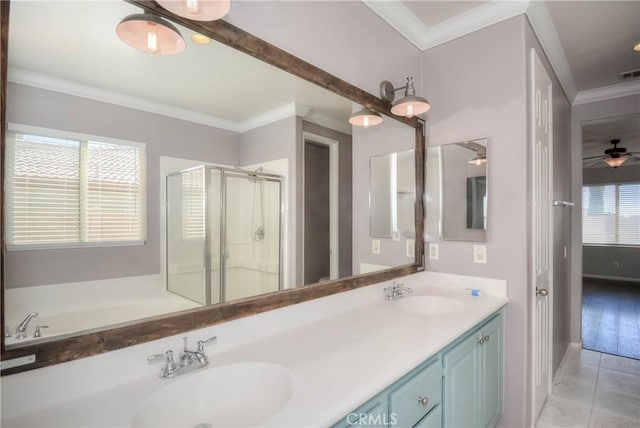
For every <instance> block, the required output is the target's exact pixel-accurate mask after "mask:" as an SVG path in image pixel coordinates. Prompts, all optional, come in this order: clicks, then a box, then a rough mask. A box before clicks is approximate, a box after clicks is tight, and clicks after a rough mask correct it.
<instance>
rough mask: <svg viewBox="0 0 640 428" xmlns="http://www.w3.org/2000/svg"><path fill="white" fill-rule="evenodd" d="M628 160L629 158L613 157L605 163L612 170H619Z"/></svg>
mask: <svg viewBox="0 0 640 428" xmlns="http://www.w3.org/2000/svg"><path fill="white" fill-rule="evenodd" d="M626 160H627V156H612V157H610V158H606V159H605V160H604V161H605V162H606V163H607V165H609V166H610V167H612V168H617V167H619V166H620V165H622V164H623V163H625V162H626Z"/></svg>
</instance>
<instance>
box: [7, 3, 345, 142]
mask: <svg viewBox="0 0 640 428" xmlns="http://www.w3.org/2000/svg"><path fill="white" fill-rule="evenodd" d="M140 12H141V10H140V9H139V8H136V7H134V6H132V5H130V4H127V3H125V2H104V1H90V2H13V3H12V5H11V25H10V35H9V43H10V44H9V80H10V81H15V82H20V83H26V84H30V85H34V86H39V87H43V88H46V89H53V90H61V91H64V92H67V93H72V94H75V95H80V96H87V97H89V98H98V99H101V100H103V101H108V102H113V103H116V104H121V105H127V106H130V107H134V108H140V109H143V110H148V111H152V112H155V113H161V114H168V115H170V116H175V117H180V118H183V119H187V120H193V121H196V122H200V123H205V124H209V125H213V126H218V127H221V128H225V129H230V130H234V131H246V130H248V129H251V128H252V127H255V126H259V125H262V124H265V123H269V122H271V121H273V120H277V119H280V118H282V117H286V116H290V115H291V114H293V113H294V112H297V113H298V114H300V115H302V116H304V115H305V114H306V115H307V116H306V117H307V119H309V120H311V121H314V122H316V123H320V124H324V125H328V126H330V127H332V128H334V129H338V130H342V131H343V132H350V129H351V128H350V125H349V124H348V122H347V119H348V117H349V115H350V114H351V111H352V104H351V101H349V100H346V99H344V98H342V97H339V96H337V95H335V94H333V93H331V92H329V91H327V90H325V89H322V88H320V87H318V86H316V85H313V84H311V83H308V82H306V81H303V80H301V79H299V78H296V77H294V76H292V75H290V74H288V73H286V72H283V71H281V70H279V69H276V68H275V67H272V66H270V65H268V64H266V63H263V62H261V61H259V60H256V59H255V58H252V57H250V56H248V55H245V54H243V53H240V52H238V51H236V50H234V49H232V48H229V47H227V46H225V45H223V44H220V43H217V42H212V43H211V44H209V45H205V46H201V45H197V44H195V43H193V42H191V40H190V36H191V34H193V32H192V31H190V30H188V29H186V28H183V27H179V30H180V32H181V33H182V35H183V37H184V38H185V40H186V41H187V49H186V50H185V51H184V52H183V53H181V54H180V55H175V56H157V55H149V54H145V53H142V52H139V51H137V50H135V49H133V48H131V47H129V46H127V45H126V44H124V43H123V42H122V41H121V40H120V39H119V38H118V37H117V35H116V32H115V28H116V25H117V24H118V22H119V21H120V20H121V19H122V18H124V17H125V16H127V15H130V14H132V13H140ZM78 17H82V19H78ZM309 109H311V110H309Z"/></svg>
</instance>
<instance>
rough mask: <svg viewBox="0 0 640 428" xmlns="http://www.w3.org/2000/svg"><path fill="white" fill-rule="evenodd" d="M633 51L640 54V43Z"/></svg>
mask: <svg viewBox="0 0 640 428" xmlns="http://www.w3.org/2000/svg"><path fill="white" fill-rule="evenodd" d="M633 50H634V51H636V52H640V42H639V43H637V44H636V45H635V46H634V47H633Z"/></svg>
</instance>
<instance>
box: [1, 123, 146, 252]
mask: <svg viewBox="0 0 640 428" xmlns="http://www.w3.org/2000/svg"><path fill="white" fill-rule="evenodd" d="M56 133H58V132H57V131H56ZM51 134H53V131H52V132H51ZM6 171H7V174H6V177H7V180H6V200H7V205H6V208H7V209H6V212H7V215H6V230H7V247H8V249H27V248H34V247H42V248H56V247H69V246H85V245H86V246H91V245H101V244H102V245H118V244H133V243H141V242H144V240H145V188H144V184H145V183H144V181H145V172H144V171H145V148H144V146H143V145H139V144H136V145H132V144H125V143H122V144H117V143H113V142H111V141H109V142H100V141H94V140H93V139H80V138H75V136H74V138H59V137H58V136H56V137H51V136H47V135H46V130H44V131H43V132H39V133H26V132H25V133H22V132H13V131H11V132H9V133H8V135H7V156H6Z"/></svg>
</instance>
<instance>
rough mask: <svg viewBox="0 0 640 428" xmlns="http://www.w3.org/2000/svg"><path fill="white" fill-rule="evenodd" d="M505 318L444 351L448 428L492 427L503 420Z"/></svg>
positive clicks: (500, 318)
mask: <svg viewBox="0 0 640 428" xmlns="http://www.w3.org/2000/svg"><path fill="white" fill-rule="evenodd" d="M502 323H503V321H502V314H501V313H500V314H498V315H497V316H495V317H494V318H492V319H491V320H489V321H488V322H487V323H484V324H483V325H482V326H480V327H479V328H477V329H475V330H473V331H472V332H471V333H470V334H469V335H467V336H466V337H465V338H464V339H462V340H461V341H460V342H457V343H456V344H455V345H454V346H453V347H451V348H449V349H448V350H447V351H445V353H444V355H443V358H442V363H443V368H444V385H443V389H444V399H443V407H444V419H443V423H444V426H445V427H476V428H480V427H493V426H495V425H496V423H497V422H498V420H499V419H500V417H501V416H502V403H503V400H502V383H503V382H502V379H503V363H502V355H503V334H502V330H503V327H502Z"/></svg>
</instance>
